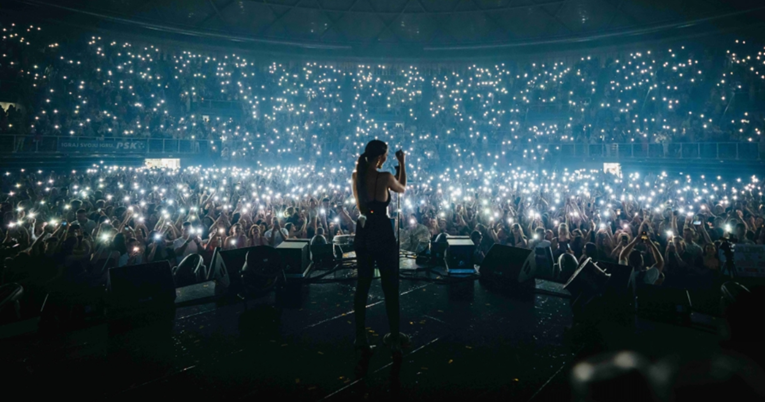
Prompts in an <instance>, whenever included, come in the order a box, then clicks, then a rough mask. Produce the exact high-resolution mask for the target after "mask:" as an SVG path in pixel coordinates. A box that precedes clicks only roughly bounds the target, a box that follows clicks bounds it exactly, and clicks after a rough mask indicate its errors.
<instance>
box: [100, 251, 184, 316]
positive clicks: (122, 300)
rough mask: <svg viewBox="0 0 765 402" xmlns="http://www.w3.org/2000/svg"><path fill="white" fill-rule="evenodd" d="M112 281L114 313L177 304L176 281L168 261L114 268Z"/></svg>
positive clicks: (110, 299)
mask: <svg viewBox="0 0 765 402" xmlns="http://www.w3.org/2000/svg"><path fill="white" fill-rule="evenodd" d="M109 284H110V292H109V313H110V315H111V316H125V315H134V314H138V313H143V312H146V311H147V310H164V309H172V308H175V303H174V302H175V297H176V293H175V282H174V280H173V271H172V269H171V268H170V263H169V262H168V261H159V262H154V263H149V264H142V265H135V266H125V267H118V268H112V269H110V270H109Z"/></svg>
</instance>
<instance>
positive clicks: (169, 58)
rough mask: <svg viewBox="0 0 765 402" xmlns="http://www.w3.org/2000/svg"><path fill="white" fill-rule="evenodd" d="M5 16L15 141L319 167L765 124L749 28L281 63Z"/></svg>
mask: <svg viewBox="0 0 765 402" xmlns="http://www.w3.org/2000/svg"><path fill="white" fill-rule="evenodd" d="M1 25H2V28H3V41H2V44H1V45H0V46H2V49H1V52H2V58H0V79H3V80H5V81H8V82H13V83H15V84H16V86H15V87H14V88H18V90H17V91H18V93H19V94H20V98H21V99H22V101H21V102H20V104H21V105H23V110H22V111H19V110H11V111H7V110H4V111H2V112H0V133H3V134H17V135H23V136H25V137H21V138H20V139H19V142H18V143H17V148H18V150H22V149H24V147H32V146H33V144H34V142H36V141H41V140H42V139H43V138H44V137H46V136H73V137H92V138H105V137H129V138H175V139H194V140H209V141H212V142H214V143H215V144H220V145H219V147H220V148H217V147H216V148H215V149H214V150H213V149H212V148H210V149H211V150H213V151H214V152H216V153H219V156H220V157H222V158H223V159H224V160H225V161H227V162H228V161H230V162H233V163H235V164H238V165H242V164H244V163H247V162H248V161H249V162H251V161H253V160H259V161H268V162H285V163H286V162H308V163H317V162H320V161H322V160H325V159H326V157H327V156H330V157H332V158H335V157H337V156H339V157H340V158H341V159H343V160H345V159H346V158H348V159H353V158H354V155H358V154H359V153H360V149H361V148H362V147H363V146H364V144H366V142H367V141H368V140H371V139H373V138H380V139H382V140H385V141H386V142H388V143H389V144H391V146H392V147H395V148H403V149H404V150H406V151H407V152H408V153H409V154H410V155H413V156H417V160H413V161H412V163H418V164H422V165H424V166H426V167H429V166H437V167H443V166H454V165H455V164H457V163H461V162H469V163H472V164H475V163H477V162H480V161H484V160H487V159H498V158H500V157H501V156H502V155H504V154H505V153H514V155H522V156H523V157H524V158H526V159H527V161H529V162H533V161H534V160H542V159H543V158H545V157H548V158H549V154H550V153H553V152H554V151H555V150H556V149H558V148H559V146H560V144H565V143H574V144H599V143H641V144H644V145H647V144H651V143H663V144H666V143H678V142H709V141H715V142H754V143H758V144H759V143H761V142H762V138H763V137H762V136H761V132H762V130H763V129H765V128H764V127H763V125H764V124H765V119H764V117H765V114H764V113H763V105H762V99H765V97H763V96H762V95H763V90H764V89H765V86H763V83H764V82H765V80H763V78H765V73H761V72H760V71H759V66H760V64H761V62H760V58H761V57H762V56H763V54H762V48H761V46H760V45H759V44H756V43H753V41H751V40H750V41H747V40H736V41H735V43H729V46H721V45H720V44H706V43H695V44H693V45H691V44H689V45H687V46H666V45H665V46H661V48H655V49H652V50H651V49H644V50H637V49H636V50H635V51H625V52H624V53H622V54H613V53H611V54H599V55H597V54H596V55H587V54H583V55H582V56H581V57H580V58H579V59H578V60H572V61H550V62H533V61H528V62H526V61H517V62H510V61H508V62H506V63H484V64H482V65H479V64H474V65H461V64H455V65H453V66H449V65H423V66H419V67H418V66H414V65H409V66H401V65H396V64H394V65H366V64H357V63H350V62H339V63H317V62H308V63H306V62H294V63H277V62H269V61H267V60H263V59H262V58H260V57H256V56H247V55H242V54H198V53H195V52H192V51H181V50H175V49H164V48H160V46H155V45H152V44H145V43H144V44H131V43H126V42H124V41H121V40H118V39H117V38H107V37H104V36H100V35H99V36H92V35H89V36H87V37H86V38H83V37H82V36H79V35H77V36H74V37H68V38H61V37H60V36H53V35H52V34H48V33H47V31H46V30H45V29H42V28H41V27H39V26H35V25H28V26H27V25H23V26H22V25H20V24H14V23H12V22H7V21H5V22H2V24H1ZM70 36H71V35H70ZM59 40H61V41H66V43H63V44H59V43H58V41H59ZM569 59H571V57H569ZM31 149H34V148H31Z"/></svg>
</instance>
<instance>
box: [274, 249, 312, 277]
mask: <svg viewBox="0 0 765 402" xmlns="http://www.w3.org/2000/svg"><path fill="white" fill-rule="evenodd" d="M308 243H309V241H308V240H306V241H285V242H283V243H281V244H280V245H279V246H278V247H276V251H278V252H279V254H280V255H281V257H282V266H283V267H284V274H285V275H286V276H287V278H303V277H305V275H307V274H308V263H309V261H310V259H309V257H308V250H309V247H308Z"/></svg>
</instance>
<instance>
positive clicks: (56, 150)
mask: <svg viewBox="0 0 765 402" xmlns="http://www.w3.org/2000/svg"><path fill="white" fill-rule="evenodd" d="M261 141H263V140H261ZM261 141H257V140H256V141H248V143H256V142H261ZM227 144H228V142H227ZM237 145H238V144H237V143H236V141H234V142H233V143H231V144H229V146H230V147H231V148H232V149H234V150H235V149H236V148H237ZM220 146H221V143H220V142H218V141H215V142H212V141H210V140H181V139H170V138H168V139H164V138H134V137H133V138H131V137H114V138H110V137H107V138H95V137H64V136H59V137H57V136H43V137H33V136H29V135H0V154H12V153H15V154H34V153H39V154H57V155H69V154H80V155H88V154H90V155H94V154H113V155H141V156H143V155H208V154H211V153H213V152H214V153H217V154H219V153H220V149H221V148H220ZM543 146H544V147H545V148H547V149H548V150H549V151H550V153H551V154H552V155H555V156H556V157H566V158H577V159H601V160H629V159H683V160H694V159H695V160H710V161H711V160H743V161H756V160H763V159H765V146H761V145H760V144H759V143H751V142H690V143H667V144H640V143H609V144H582V143H548V144H544V145H543ZM508 151H509V152H507V155H508V156H522V155H523V151H522V150H519V149H515V150H508Z"/></svg>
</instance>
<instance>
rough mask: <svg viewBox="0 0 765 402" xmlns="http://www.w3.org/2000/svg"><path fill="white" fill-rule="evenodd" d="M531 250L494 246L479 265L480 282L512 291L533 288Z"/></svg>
mask: <svg viewBox="0 0 765 402" xmlns="http://www.w3.org/2000/svg"><path fill="white" fill-rule="evenodd" d="M533 259H534V253H533V251H532V250H527V249H524V248H518V247H511V246H503V245H501V244H495V245H493V246H491V249H489V253H488V254H487V255H486V258H484V259H483V263H482V264H481V268H480V274H481V280H482V281H485V282H488V283H491V284H494V285H498V286H500V287H504V288H509V289H513V290H529V291H530V290H533V289H534V288H535V286H534V285H535V281H534V277H535V264H534V261H533Z"/></svg>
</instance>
